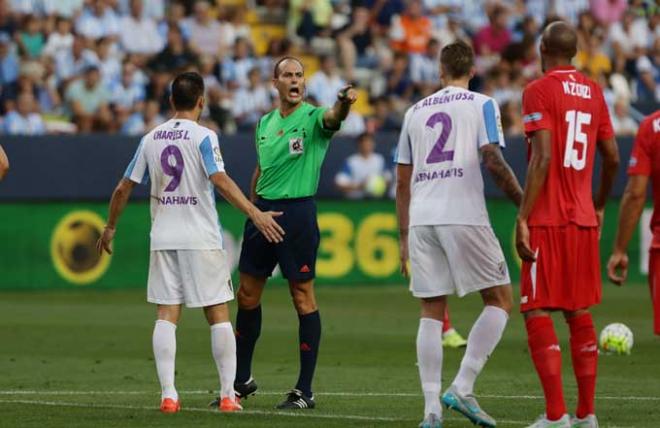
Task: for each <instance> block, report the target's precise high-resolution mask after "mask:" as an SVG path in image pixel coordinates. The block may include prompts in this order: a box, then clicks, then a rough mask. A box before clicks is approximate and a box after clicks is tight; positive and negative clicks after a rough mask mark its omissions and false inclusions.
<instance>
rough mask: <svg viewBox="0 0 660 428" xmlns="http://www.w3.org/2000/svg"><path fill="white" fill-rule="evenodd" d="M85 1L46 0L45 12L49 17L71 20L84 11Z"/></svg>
mask: <svg viewBox="0 0 660 428" xmlns="http://www.w3.org/2000/svg"><path fill="white" fill-rule="evenodd" d="M83 5H84V0H44V10H45V12H46V14H47V15H48V16H51V17H52V16H61V17H63V18H67V19H69V20H71V19H73V18H74V17H75V16H77V15H78V14H79V13H80V12H81V11H82V9H83Z"/></svg>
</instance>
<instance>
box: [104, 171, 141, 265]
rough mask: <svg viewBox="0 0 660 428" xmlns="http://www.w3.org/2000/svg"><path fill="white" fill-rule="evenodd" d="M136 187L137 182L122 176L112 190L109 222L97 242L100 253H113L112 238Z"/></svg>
mask: <svg viewBox="0 0 660 428" xmlns="http://www.w3.org/2000/svg"><path fill="white" fill-rule="evenodd" d="M134 187H135V182H133V181H131V180H129V179H128V178H122V179H121V180H120V181H119V184H117V187H115V191H114V192H112V198H110V208H109V213H108V222H107V223H106V225H105V228H103V234H102V235H101V237H100V238H99V240H98V242H97V243H96V249H97V250H98V252H99V254H101V252H103V251H104V250H105V252H107V253H108V254H112V245H111V243H112V240H113V238H114V237H115V229H116V227H117V221H118V220H119V217H121V213H122V212H123V211H124V208H126V204H127V203H128V199H129V198H130V197H131V193H132V192H133V188H134Z"/></svg>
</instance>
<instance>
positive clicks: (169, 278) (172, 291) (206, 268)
mask: <svg viewBox="0 0 660 428" xmlns="http://www.w3.org/2000/svg"><path fill="white" fill-rule="evenodd" d="M233 299H234V289H233V287H232V283H231V275H230V272H229V267H228V260H227V253H226V252H225V251H224V250H164V251H152V252H151V259H150V262H149V281H148V284H147V301H148V302H150V303H156V304H159V305H180V304H183V303H185V304H186V306H188V307H189V308H200V307H205V306H212V305H217V304H220V303H225V302H228V301H230V300H233Z"/></svg>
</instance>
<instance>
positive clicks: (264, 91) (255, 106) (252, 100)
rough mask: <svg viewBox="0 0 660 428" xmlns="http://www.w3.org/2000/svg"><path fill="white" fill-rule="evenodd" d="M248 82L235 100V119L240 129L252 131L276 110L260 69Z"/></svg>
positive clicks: (235, 96)
mask: <svg viewBox="0 0 660 428" xmlns="http://www.w3.org/2000/svg"><path fill="white" fill-rule="evenodd" d="M248 80H249V84H248V86H247V87H244V88H240V89H238V90H237V91H236V92H235V93H234V99H233V114H234V118H235V119H236V123H237V125H238V128H239V129H243V130H248V129H249V130H251V129H252V128H253V127H254V125H255V124H256V123H257V122H258V121H259V119H260V118H261V116H263V115H264V114H265V113H267V112H269V111H271V110H272V109H273V108H274V107H273V97H272V96H271V92H270V90H269V89H268V87H266V85H265V84H264V82H263V79H262V77H261V70H260V69H259V67H254V68H252V69H251V70H250V71H249V73H248ZM336 97H337V92H335V98H336Z"/></svg>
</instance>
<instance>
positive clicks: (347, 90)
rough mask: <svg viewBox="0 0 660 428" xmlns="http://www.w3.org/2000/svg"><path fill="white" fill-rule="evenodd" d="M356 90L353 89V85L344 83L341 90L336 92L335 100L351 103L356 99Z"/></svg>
mask: <svg viewBox="0 0 660 428" xmlns="http://www.w3.org/2000/svg"><path fill="white" fill-rule="evenodd" d="M357 97H358V94H357V91H356V90H355V89H353V85H346V86H344V87H343V88H341V90H340V91H339V93H337V100H339V102H342V103H348V104H353V103H355V101H357Z"/></svg>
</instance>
